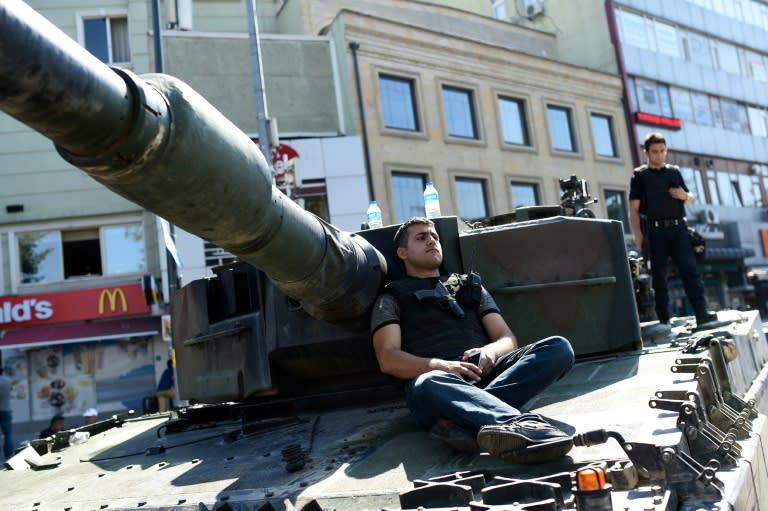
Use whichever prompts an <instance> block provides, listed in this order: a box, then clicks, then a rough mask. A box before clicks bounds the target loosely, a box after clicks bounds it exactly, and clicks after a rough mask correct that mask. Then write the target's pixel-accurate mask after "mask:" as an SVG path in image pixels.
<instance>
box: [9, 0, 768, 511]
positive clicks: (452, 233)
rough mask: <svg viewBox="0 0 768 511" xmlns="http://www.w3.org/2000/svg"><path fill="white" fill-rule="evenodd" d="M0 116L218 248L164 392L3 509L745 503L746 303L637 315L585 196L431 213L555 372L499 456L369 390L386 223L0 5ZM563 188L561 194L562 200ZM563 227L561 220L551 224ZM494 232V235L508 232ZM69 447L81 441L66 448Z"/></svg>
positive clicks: (762, 344) (766, 372)
mask: <svg viewBox="0 0 768 511" xmlns="http://www.w3.org/2000/svg"><path fill="white" fill-rule="evenodd" d="M0 109H2V110H3V111H4V112H6V113H7V114H9V115H11V116H13V117H14V118H16V119H18V120H19V121H21V122H23V123H25V124H26V125H28V126H30V127H31V128H33V129H35V130H36V131H38V132H40V133H42V134H43V135H44V136H46V137H48V138H49V139H50V140H51V141H52V142H53V143H54V144H55V146H56V149H57V151H58V152H59V154H60V155H61V156H62V157H63V158H64V159H65V160H67V161H68V162H70V163H72V164H74V165H76V166H77V167H79V168H81V169H82V170H83V171H85V172H86V173H88V175H90V176H91V177H93V178H94V179H96V180H97V181H99V182H100V183H102V184H103V185H104V186H107V187H108V188H110V189H111V190H113V191H115V192H116V193H118V194H120V195H122V196H124V197H126V198H128V199H130V200H131V201H133V202H135V203H136V204H138V205H140V206H142V207H143V208H146V209H148V210H150V211H152V212H154V213H156V214H157V215H159V216H162V217H163V218H165V219H166V220H168V221H170V222H172V223H173V224H175V225H178V226H180V227H182V228H184V229H185V230H187V231H189V232H192V233H194V234H197V235H198V236H200V237H202V238H204V239H206V240H209V241H211V242H212V243H215V244H216V245H218V246H220V247H222V248H224V249H226V250H228V251H230V252H232V253H233V254H235V255H237V256H238V258H239V260H240V262H238V263H235V264H232V265H228V266H224V267H220V268H217V269H216V271H215V277H214V278H211V279H205V280H200V281H195V282H192V283H190V284H189V285H187V286H185V287H184V288H182V289H181V290H179V291H178V292H176V293H175V294H174V296H173V297H172V301H171V309H172V315H173V347H174V350H175V353H176V361H177V378H178V388H179V393H180V398H182V399H184V400H186V401H188V402H189V403H190V404H189V405H185V406H182V407H179V408H176V409H174V410H173V411H172V412H170V413H164V414H151V413H150V414H143V415H142V414H136V413H131V412H130V411H129V412H126V413H124V414H120V415H115V416H113V417H111V418H110V419H108V420H105V421H102V422H98V423H96V424H93V425H89V426H84V427H82V428H79V429H77V430H71V431H65V432H61V433H57V434H56V435H55V436H54V437H51V438H49V439H43V440H36V441H33V442H32V443H31V444H30V445H29V446H27V447H25V448H24V449H22V450H20V451H19V452H17V453H16V454H15V455H14V457H12V458H11V459H10V460H8V461H7V462H6V465H5V470H3V471H2V472H0V485H2V487H3V488H10V489H12V491H5V492H4V493H3V495H2V496H0V503H2V504H3V507H5V508H8V509H35V510H48V509H51V510H53V509H56V510H60V509H66V510H80V509H83V510H91V509H137V510H138V509H141V510H144V509H157V510H159V509H190V510H191V509H195V510H211V509H219V510H224V509H227V510H264V511H266V510H271V509H284V510H295V509H302V510H306V511H313V510H331V509H338V510H369V509H370V510H384V509H391V510H394V509H402V510H410V509H414V510H415V509H423V510H428V509H435V510H438V509H458V510H465V509H466V510H470V509H471V510H485V509H487V510H499V511H501V510H518V509H520V510H522V509H526V510H534V509H535V510H547V511H548V510H552V511H559V510H564V509H578V510H582V511H583V510H643V511H644V510H648V509H654V510H659V511H660V510H669V511H671V510H698V509H720V510H724V509H731V510H742V509H762V507H761V506H765V503H766V502H768V469H767V468H766V460H768V452H766V448H765V447H764V443H763V442H761V438H762V437H764V435H765V433H766V420H765V415H764V414H765V412H766V408H768V402H767V401H768V399H767V398H766V397H765V387H766V378H768V344H767V343H766V339H765V335H764V331H763V324H762V320H761V318H760V316H759V313H758V312H757V311H720V312H719V322H718V323H717V324H715V325H713V326H712V328H708V329H704V330H696V329H695V328H694V326H695V322H694V321H693V319H692V318H676V319H675V322H674V324H673V328H672V331H671V332H664V331H661V330H659V329H658V328H657V325H654V324H652V323H641V322H640V319H639V315H638V306H637V301H636V299H635V295H636V292H637V282H636V280H637V279H634V278H633V275H634V272H633V271H632V270H630V264H629V258H628V256H627V253H626V249H625V245H624V235H623V231H622V225H621V223H619V222H615V221H610V220H602V219H597V218H591V216H592V215H589V214H587V213H586V212H585V211H583V210H584V209H585V206H586V198H588V197H587V196H588V192H587V191H586V188H585V184H584V183H581V182H580V181H578V179H577V178H575V176H572V177H571V179H570V180H563V182H565V183H578V184H579V187H578V190H577V191H578V192H579V194H580V197H582V198H584V199H585V200H584V201H581V202H579V203H578V204H577V205H578V206H579V207H578V208H576V207H573V208H571V209H573V210H574V211H571V212H570V214H571V216H563V214H564V213H568V212H566V211H564V208H563V207H562V206H554V207H536V208H527V209H522V210H519V211H517V212H515V213H514V214H509V215H503V216H500V217H494V218H490V219H486V220H485V221H482V222H477V223H474V224H468V223H467V222H464V221H462V220H461V219H459V218H456V217H450V216H447V217H440V218H438V219H436V228H437V230H438V232H439V233H440V236H441V239H442V240H443V245H444V247H443V248H444V255H445V260H444V268H443V269H444V270H445V271H446V272H467V271H471V270H473V271H477V272H479V273H480V274H481V275H482V278H483V284H484V286H485V287H486V288H487V289H488V290H489V292H491V294H492V295H493V296H494V298H495V299H496V301H497V303H498V304H499V307H500V309H501V311H502V314H503V315H504V317H505V319H506V320H507V322H508V323H509V324H510V326H511V327H512V329H513V331H515V333H516V335H517V337H518V338H519V340H520V342H521V343H522V344H526V343H530V342H534V341H536V340H538V339H539V338H541V337H544V336H547V335H553V334H557V335H563V336H565V337H567V338H568V339H569V340H570V341H571V343H572V344H573V346H574V351H575V352H576V355H577V364H576V366H575V368H574V369H573V371H571V373H570V374H569V375H567V376H566V377H565V378H564V379H563V380H561V381H560V382H558V383H556V384H555V385H554V386H552V387H551V388H549V389H547V391H545V392H544V393H543V394H541V395H540V396H538V397H537V398H535V399H534V400H532V401H531V402H530V403H528V404H527V405H526V408H527V409H530V410H533V411H536V412H539V413H543V414H545V415H547V416H549V417H552V418H554V419H556V420H558V421H560V422H561V423H562V427H563V429H564V430H566V431H567V432H568V433H569V434H572V435H573V440H574V444H575V447H574V448H573V450H571V452H570V453H569V454H568V455H567V456H566V457H564V458H563V459H561V460H558V461H557V462H552V463H545V464H530V465H515V464H510V463H505V462H502V461H500V460H498V459H495V458H493V457H491V456H489V455H488V454H486V453H479V454H476V455H475V454H466V453H456V452H454V451H451V450H450V449H449V448H448V447H447V446H445V445H443V444H442V443H440V442H438V441H436V440H434V439H432V438H431V437H429V435H428V434H427V433H426V432H424V431H421V430H420V429H419V428H418V427H417V425H416V423H415V421H413V420H412V419H411V418H410V415H409V413H408V410H407V409H406V408H405V404H404V401H403V398H402V385H401V384H399V383H398V382H395V381H393V380H392V379H390V378H388V377H385V376H383V375H381V374H380V373H379V371H378V367H377V365H376V360H375V357H374V354H373V350H372V346H371V340H370V335H369V333H368V326H367V324H368V320H369V314H370V309H371V307H372V304H373V302H374V300H375V298H376V296H377V295H378V293H379V292H381V290H382V288H383V286H384V285H385V284H386V282H388V281H389V280H392V279H396V278H399V277H400V276H402V275H403V268H402V267H401V266H400V264H399V262H398V260H397V259H396V258H395V257H394V246H393V241H392V238H393V235H394V232H395V230H396V229H397V226H396V225H391V226H385V227H382V228H379V229H373V230H365V231H360V232H356V233H351V232H343V231H341V230H339V229H337V228H336V227H334V226H332V225H329V224H327V223H326V222H324V221H322V220H321V219H319V218H317V217H315V216H313V215H311V214H309V213H307V212H305V211H304V210H302V209H301V208H300V207H298V206H297V205H296V204H295V203H293V202H292V201H291V200H290V199H288V198H287V197H285V196H284V195H282V194H281V192H280V191H279V190H277V189H276V188H275V187H274V186H273V185H272V178H271V174H270V172H269V168H268V166H267V163H266V161H265V159H264V157H263V156H262V155H261V154H260V152H259V150H258V148H257V146H256V145H255V144H254V143H253V142H252V141H251V140H250V139H249V138H248V137H247V136H246V135H245V134H243V133H242V132H240V131H239V130H238V129H237V128H236V127H235V126H234V125H233V124H232V123H230V122H229V121H228V120H227V119H225V118H224V117H223V116H222V115H221V114H220V113H219V112H217V111H216V110H215V109H214V108H213V107H212V106H211V105H209V104H208V103H207V102H206V101H205V99H204V98H202V97H200V96H199V95H198V94H197V93H195V92H194V91H193V90H192V89H191V88H190V87H188V86H187V85H185V84H184V83H182V82H180V81H179V80H177V79H175V78H173V77H170V76H166V75H160V74H150V75H144V76H141V77H139V76H135V75H133V74H132V73H130V72H128V71H125V70H121V69H112V68H109V67H107V66H105V65H103V64H102V63H101V62H99V61H98V60H96V59H95V58H94V57H92V56H91V55H90V54H89V53H87V52H86V51H85V50H84V49H83V48H81V47H80V46H78V45H77V44H76V43H75V42H73V41H72V40H70V39H68V38H67V37H66V36H65V35H64V34H62V33H61V32H60V31H59V30H58V29H57V28H55V27H54V26H52V25H50V24H49V23H48V22H47V21H45V20H44V19H43V18H42V17H40V16H39V15H38V14H37V13H35V12H34V11H33V10H32V9H30V8H29V7H27V6H26V5H25V4H23V3H21V2H15V1H4V2H0ZM571 188H573V187H571ZM577 210H579V211H582V214H579V215H577V214H575V211H577ZM513 220H514V221H513ZM77 433H88V435H83V434H77Z"/></svg>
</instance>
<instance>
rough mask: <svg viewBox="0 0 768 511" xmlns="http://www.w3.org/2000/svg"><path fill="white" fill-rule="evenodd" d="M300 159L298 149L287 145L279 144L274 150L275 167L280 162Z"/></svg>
mask: <svg viewBox="0 0 768 511" xmlns="http://www.w3.org/2000/svg"><path fill="white" fill-rule="evenodd" d="M298 157H299V153H298V152H297V151H296V149H294V148H293V147H291V146H289V145H286V144H278V146H277V147H275V148H274V149H272V164H273V165H274V164H276V163H277V162H279V161H288V160H292V159H294V158H298Z"/></svg>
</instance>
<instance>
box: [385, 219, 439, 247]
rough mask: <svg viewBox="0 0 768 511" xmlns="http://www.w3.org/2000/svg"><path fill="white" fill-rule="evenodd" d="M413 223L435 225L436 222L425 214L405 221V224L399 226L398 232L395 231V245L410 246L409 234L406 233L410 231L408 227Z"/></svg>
mask: <svg viewBox="0 0 768 511" xmlns="http://www.w3.org/2000/svg"><path fill="white" fill-rule="evenodd" d="M412 225H428V226H430V227H434V226H435V222H433V221H432V220H430V219H429V218H426V217H423V216H414V217H411V218H409V219H408V220H406V221H405V222H403V225H401V226H400V227H398V228H397V232H396V233H395V237H394V241H395V247H397V248H400V247H403V248H405V247H407V246H408V236H407V235H406V233H407V232H408V228H409V227H410V226H412Z"/></svg>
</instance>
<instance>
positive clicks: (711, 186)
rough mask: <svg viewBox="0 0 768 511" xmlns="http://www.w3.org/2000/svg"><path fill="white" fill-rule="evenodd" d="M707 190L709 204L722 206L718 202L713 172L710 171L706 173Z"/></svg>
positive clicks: (718, 196)
mask: <svg viewBox="0 0 768 511" xmlns="http://www.w3.org/2000/svg"><path fill="white" fill-rule="evenodd" d="M707 190H708V191H709V198H710V204H713V205H715V206H720V205H721V204H722V202H721V201H720V192H719V191H718V189H717V180H716V176H715V172H713V171H711V170H710V171H708V172H707Z"/></svg>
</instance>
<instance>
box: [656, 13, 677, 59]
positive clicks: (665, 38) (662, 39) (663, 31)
mask: <svg viewBox="0 0 768 511" xmlns="http://www.w3.org/2000/svg"><path fill="white" fill-rule="evenodd" d="M653 28H654V35H655V36H656V48H657V49H658V50H659V53H663V54H665V55H669V56H671V57H679V56H680V46H679V45H678V42H677V30H676V29H675V27H673V26H672V25H667V24H666V23H661V22H659V21H654V22H653Z"/></svg>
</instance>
